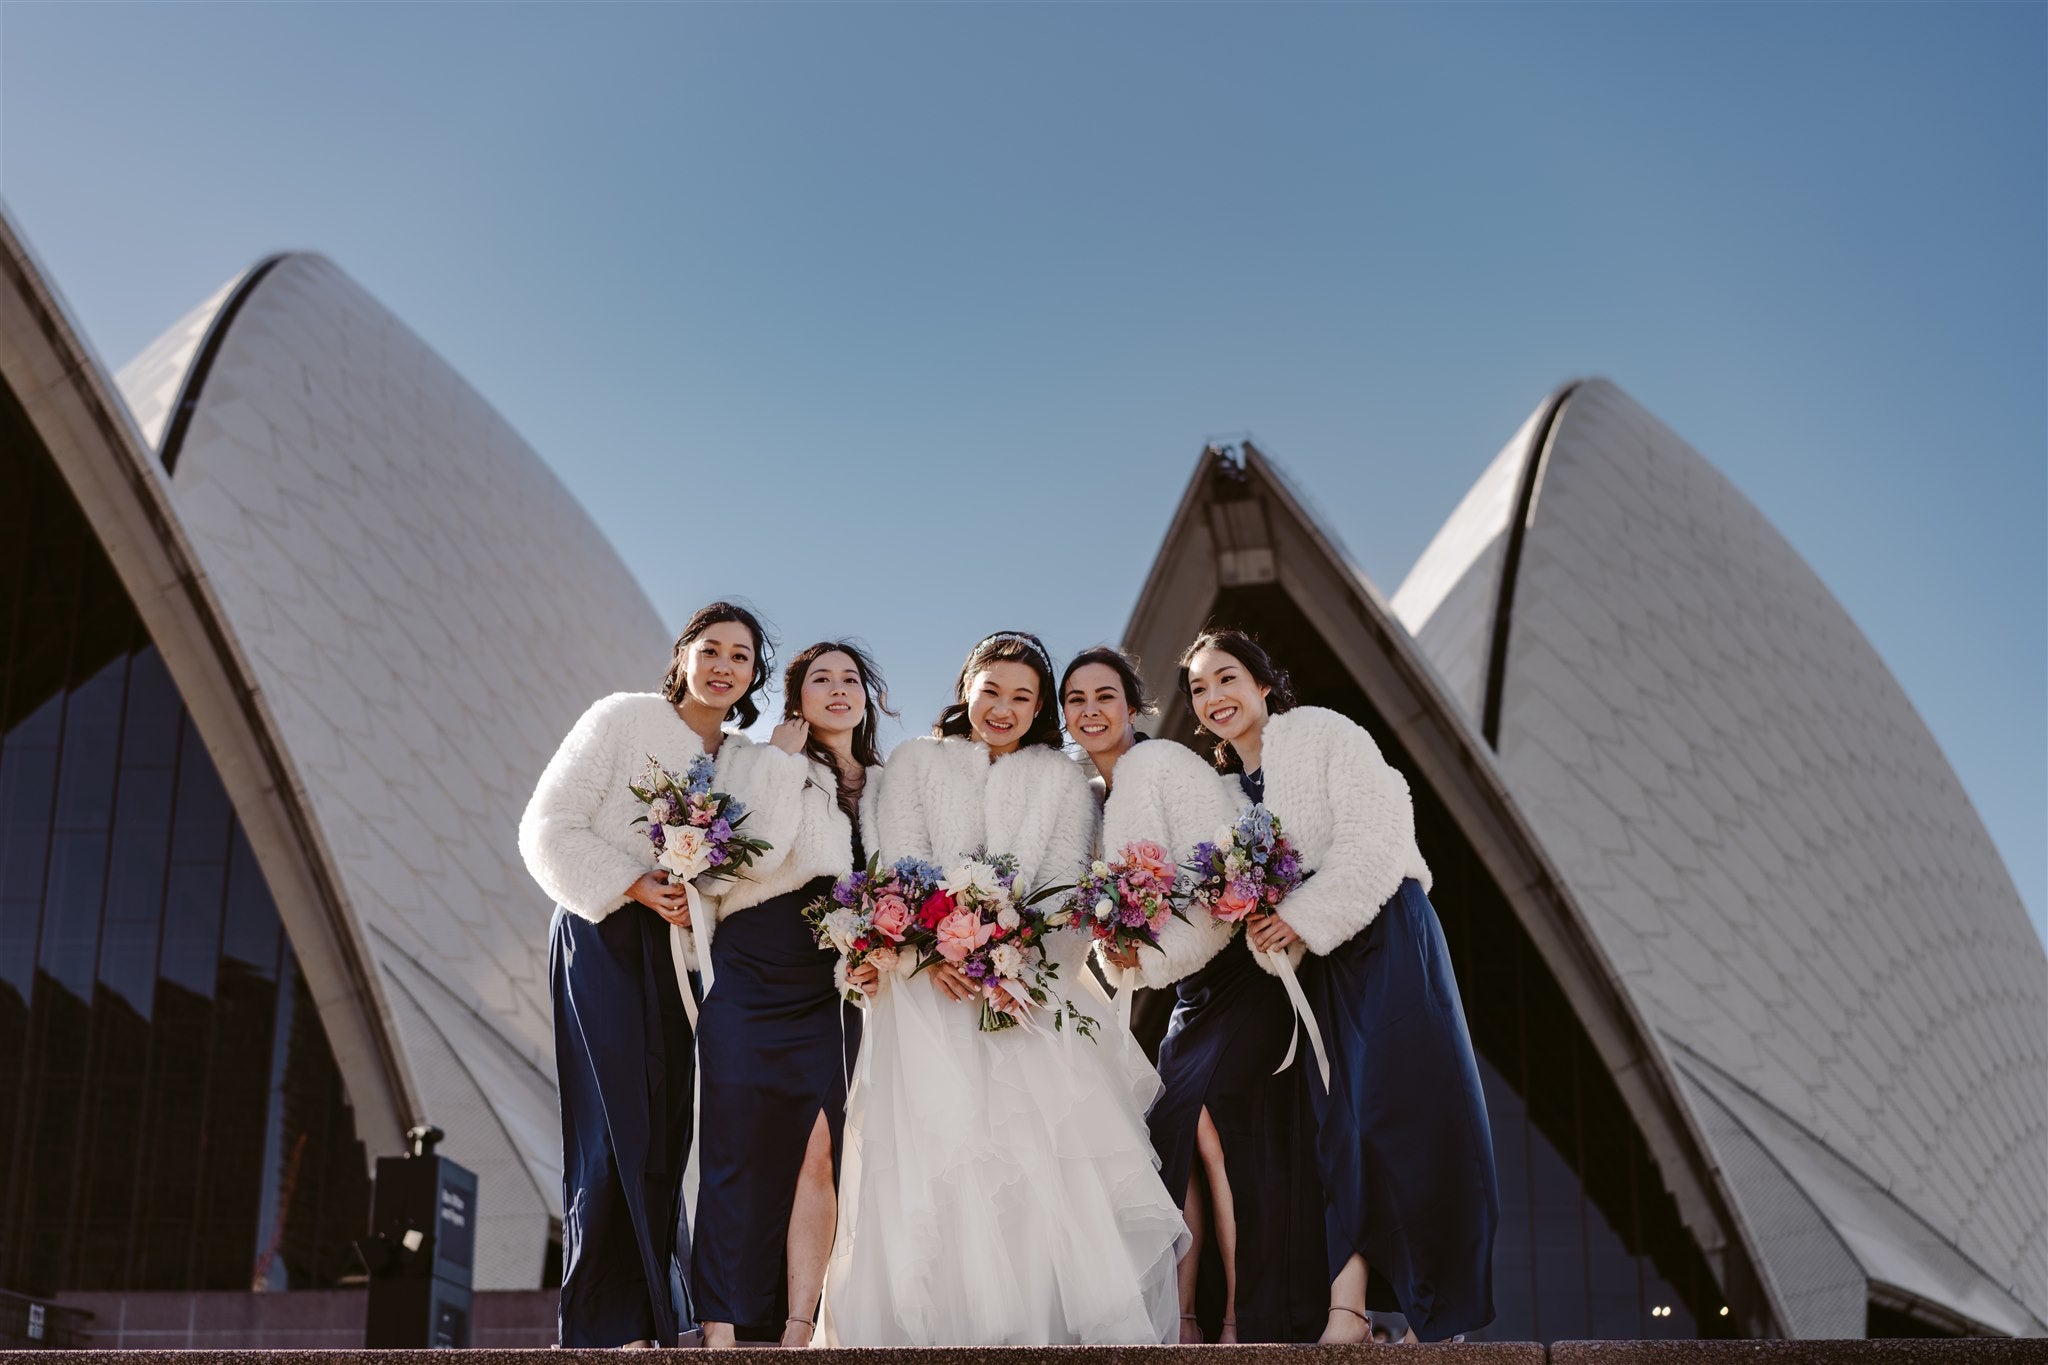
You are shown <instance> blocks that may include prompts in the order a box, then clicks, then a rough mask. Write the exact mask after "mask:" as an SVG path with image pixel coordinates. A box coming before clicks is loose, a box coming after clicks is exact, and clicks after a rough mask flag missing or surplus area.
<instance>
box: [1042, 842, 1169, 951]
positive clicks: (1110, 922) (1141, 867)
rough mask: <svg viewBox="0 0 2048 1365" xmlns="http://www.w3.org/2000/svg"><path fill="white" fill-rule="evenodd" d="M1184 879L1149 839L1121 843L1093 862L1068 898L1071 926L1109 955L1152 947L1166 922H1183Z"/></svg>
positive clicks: (1066, 906) (1156, 942) (1165, 855)
mask: <svg viewBox="0 0 2048 1365" xmlns="http://www.w3.org/2000/svg"><path fill="white" fill-rule="evenodd" d="M1186 899H1187V889H1186V885H1185V879H1184V878H1183V877H1182V876H1181V875H1180V870H1179V869H1178V868H1176V867H1175V866H1174V865H1173V859H1172V857H1171V856H1170V855H1169V854H1168V853H1167V851H1166V850H1165V849H1164V848H1162V847H1160V846H1159V845H1158V844H1156V843H1154V842H1153V841H1152V840H1150V839H1139V840H1137V841H1136V842H1134V843H1128V844H1125V845H1124V847H1123V851H1122V852H1120V853H1118V854H1117V855H1116V857H1114V858H1111V859H1108V860H1107V861H1105V860H1103V859H1101V858H1097V859H1096V860H1095V861H1094V862H1093V863H1091V864H1089V866H1088V871H1087V874H1086V875H1085V876H1083V877H1082V878H1081V880H1080V881H1079V882H1078V883H1076V884H1075V886H1074V889H1073V891H1072V892H1071V893H1070V894H1069V895H1068V896H1067V899H1066V901H1065V906H1064V908H1065V909H1066V910H1067V912H1068V913H1069V914H1071V915H1072V916H1073V921H1074V924H1075V926H1076V927H1078V928H1080V929H1082V930H1084V931H1086V932H1087V934H1088V935H1089V936H1090V937H1091V938H1093V939H1094V940H1095V941H1096V942H1097V943H1107V944H1108V945H1109V946H1110V948H1111V949H1112V950H1119V951H1121V950H1125V949H1135V948H1138V947H1141V946H1142V947H1146V948H1157V947H1158V946H1159V931H1160V930H1161V929H1162V928H1164V927H1165V925H1166V920H1167V917H1168V916H1170V915H1178V916H1180V918H1182V919H1186V918H1187V916H1186V915H1185V914H1184V913H1182V911H1181V905H1182V903H1183V902H1184V901H1185V900H1186Z"/></svg>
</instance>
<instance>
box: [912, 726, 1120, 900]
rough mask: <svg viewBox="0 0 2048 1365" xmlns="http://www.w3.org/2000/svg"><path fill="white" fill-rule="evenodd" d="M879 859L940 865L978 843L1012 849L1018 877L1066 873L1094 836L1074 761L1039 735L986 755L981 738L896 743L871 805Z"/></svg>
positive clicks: (1090, 808) (1028, 879)
mask: <svg viewBox="0 0 2048 1365" xmlns="http://www.w3.org/2000/svg"><path fill="white" fill-rule="evenodd" d="M876 826H877V830H878V833H879V834H880V836H881V846H882V855H883V857H884V859H885V860H886V861H889V862H894V861H895V860H896V859H898V858H924V859H926V860H928V861H930V862H934V863H938V864H939V865H941V866H946V865H949V864H951V863H955V862H958V861H959V860H960V859H962V858H965V857H966V856H967V855H968V854H970V853H972V852H974V851H975V850H976V849H978V848H987V849H988V851H989V852H991V853H1008V854H1011V855H1013V856H1015V858H1016V859H1017V881H1018V884H1019V885H1020V886H1035V885H1038V884H1040V883H1043V882H1052V881H1058V882H1065V881H1071V880H1072V879H1073V877H1074V874H1075V873H1076V872H1078V871H1079V870H1080V868H1081V864H1083V863H1084V862H1086V861H1087V860H1088V854H1089V851H1090V849H1091V848H1092V847H1093V845H1094V839H1095V801H1094V798H1092V797H1091V796H1089V794H1088V779H1087V777H1086V776H1084V775H1083V774H1082V772H1081V765H1080V764H1078V763H1076V762H1074V760H1073V759H1071V758H1068V757H1067V756H1066V755H1065V754H1064V753H1061V752H1060V751H1059V750H1057V749H1048V748H1045V747H1043V746H1041V745H1033V746H1031V747H1030V748H1025V749H1019V750H1017V751H1016V752H1014V753H1010V754H1005V755H1004V756H1003V757H1001V758H999V759H997V760H996V761H995V762H993V763H991V762H989V759H988V746H987V745H985V744H981V743H978V742H976V741H974V740H969V739H934V738H931V737H929V736H921V737H919V738H917V739H912V740H907V741H905V742H904V743H903V744H900V745H898V746H897V748H896V751H895V752H894V753H893V754H891V755H890V756H889V771H888V776H887V777H886V778H885V779H884V780H883V782H882V797H881V801H880V804H879V806H878V807H877V812H876Z"/></svg>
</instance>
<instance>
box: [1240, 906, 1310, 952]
mask: <svg viewBox="0 0 2048 1365" xmlns="http://www.w3.org/2000/svg"><path fill="white" fill-rule="evenodd" d="M1244 932H1245V936H1246V937H1247V938H1249V939H1251V941H1252V947H1254V948H1257V949H1258V950H1259V951H1260V952H1262V953H1281V952H1285V951H1287V949H1289V948H1292V947H1293V946H1294V945H1295V944H1297V943H1299V942H1301V935H1300V934H1297V933H1295V932H1294V926H1293V925H1291V924H1289V923H1288V922H1287V921H1286V920H1284V919H1281V918H1280V917H1279V916H1278V915H1273V914H1263V915H1253V916H1251V917H1250V918H1249V919H1247V920H1246V921H1245V922H1244Z"/></svg>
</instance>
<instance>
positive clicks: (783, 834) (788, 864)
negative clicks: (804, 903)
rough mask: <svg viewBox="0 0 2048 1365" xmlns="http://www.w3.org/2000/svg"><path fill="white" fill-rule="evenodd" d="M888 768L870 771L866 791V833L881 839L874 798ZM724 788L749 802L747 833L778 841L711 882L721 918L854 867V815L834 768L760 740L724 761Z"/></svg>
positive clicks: (865, 838) (865, 839) (866, 840)
mask: <svg viewBox="0 0 2048 1365" xmlns="http://www.w3.org/2000/svg"><path fill="white" fill-rule="evenodd" d="M881 776H882V770H881V768H879V767H874V768H870V769H868V780H867V785H866V786H865V787H863V788H862V789H861V796H860V836H861V843H862V845H863V846H864V847H867V848H873V847H874V843H875V803H876V800H877V794H878V790H879V788H880V787H881V780H880V779H881ZM719 779H720V781H721V782H722V783H723V785H724V790H726V791H728V792H730V793H731V794H732V795H734V796H736V797H738V798H739V799H740V800H741V801H744V802H746V804H747V822H746V824H744V825H742V826H741V827H740V831H741V833H743V834H748V835H751V836H752V837H754V838H756V839H766V840H767V841H768V842H769V843H770V844H772V845H774V847H773V848H771V849H769V850H768V852H766V853H763V854H762V855H761V856H760V857H758V858H756V859H755V860H754V863H753V866H751V867H749V868H748V869H747V870H746V871H745V872H743V873H742V874H740V877H739V879H738V880H736V881H731V882H726V881H712V880H708V879H707V880H706V882H705V885H706V886H707V887H708V888H709V890H710V893H711V895H712V897H713V901H712V908H713V913H714V916H715V918H717V919H725V918H727V917H728V916H730V915H733V914H735V913H737V912H738V911H741V910H745V909H747V908H749V907H751V906H756V905H759V904H761V903H762V902H763V901H767V900H772V899H774V898H775V897H777V896H780V895H782V894H784V893H785V892H789V891H795V890H797V889H798V888H800V887H802V886H803V885H804V884H805V883H806V882H809V881H812V880H815V879H816V878H819V877H835V878H836V877H844V876H846V875H847V874H848V873H850V872H852V871H853V821H851V820H849V819H848V818H847V816H846V812H845V811H843V810H841V809H840V808H839V788H838V778H837V777H836V776H835V774H834V773H833V772H832V770H831V769H830V768H827V767H826V766H825V765H824V764H822V763H819V762H816V761H815V760H813V759H810V758H808V757H806V756H804V755H802V754H788V753H784V752H783V751H782V750H780V749H778V748H776V747H775V746H774V745H772V744H755V745H751V746H749V747H748V748H747V749H745V750H744V751H742V752H740V753H737V754H734V755H733V759H732V762H731V763H730V764H721V765H720V766H719Z"/></svg>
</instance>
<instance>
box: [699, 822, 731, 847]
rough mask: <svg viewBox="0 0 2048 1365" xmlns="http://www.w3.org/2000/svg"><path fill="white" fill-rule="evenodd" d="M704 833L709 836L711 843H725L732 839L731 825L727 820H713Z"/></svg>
mask: <svg viewBox="0 0 2048 1365" xmlns="http://www.w3.org/2000/svg"><path fill="white" fill-rule="evenodd" d="M705 833H707V834H709V835H710V836H711V842H712V843H714V844H722V843H725V842H727V841H728V840H730V839H731V838H732V823H731V822H730V821H727V820H713V821H712V822H711V828H710V829H709V830H706V831H705Z"/></svg>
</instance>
